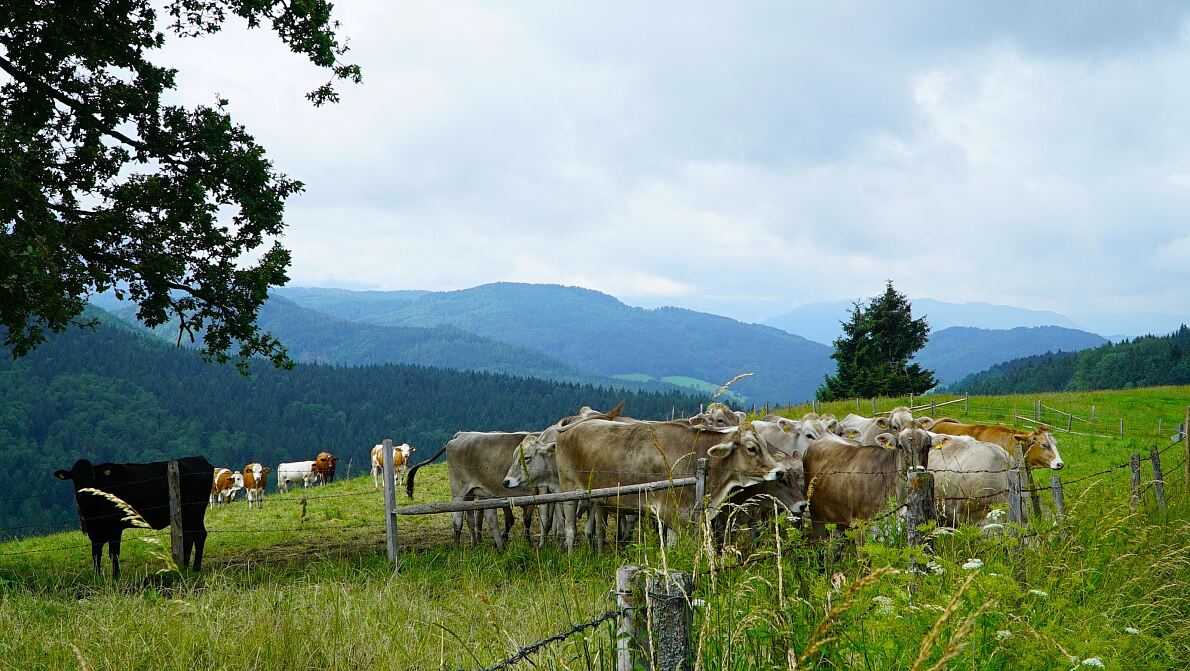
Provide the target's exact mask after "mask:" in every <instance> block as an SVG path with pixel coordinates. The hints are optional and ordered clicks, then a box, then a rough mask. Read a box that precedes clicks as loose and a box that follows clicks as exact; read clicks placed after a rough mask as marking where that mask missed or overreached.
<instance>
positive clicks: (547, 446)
mask: <svg viewBox="0 0 1190 671" xmlns="http://www.w3.org/2000/svg"><path fill="white" fill-rule="evenodd" d="M556 447H558V444H557V443H542V444H541V447H539V448H537V449H538V451H539V452H541V453H542V454H553V453H554V448H556Z"/></svg>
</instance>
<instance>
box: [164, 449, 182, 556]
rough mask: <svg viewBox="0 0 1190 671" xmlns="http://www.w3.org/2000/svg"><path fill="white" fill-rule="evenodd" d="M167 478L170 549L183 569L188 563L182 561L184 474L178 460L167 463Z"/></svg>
mask: <svg viewBox="0 0 1190 671" xmlns="http://www.w3.org/2000/svg"><path fill="white" fill-rule="evenodd" d="M165 479H166V484H167V486H168V487H169V549H170V554H171V555H172V556H173V559H174V564H176V565H177V567H178V570H179V571H181V570H184V569H185V568H186V565H185V564H184V563H183V562H182V558H183V552H182V476H181V475H180V473H179V471H178V462H177V461H170V462H169V463H168V464H166V467H165ZM158 491H160V490H158Z"/></svg>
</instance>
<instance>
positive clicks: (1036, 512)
mask: <svg viewBox="0 0 1190 671" xmlns="http://www.w3.org/2000/svg"><path fill="white" fill-rule="evenodd" d="M1025 482H1026V483H1028V485H1029V487H1028V489H1029V503H1030V506H1031V507H1032V509H1033V517H1034V519H1041V491H1040V488H1039V487H1038V486H1037V483H1036V482H1035V481H1034V480H1033V469H1032V468H1030V467H1029V464H1025Z"/></svg>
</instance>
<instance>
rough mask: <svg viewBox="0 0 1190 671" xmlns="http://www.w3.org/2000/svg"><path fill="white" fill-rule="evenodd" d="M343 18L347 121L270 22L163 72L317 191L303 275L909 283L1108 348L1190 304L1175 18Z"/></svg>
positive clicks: (883, 7) (384, 10)
mask: <svg viewBox="0 0 1190 671" xmlns="http://www.w3.org/2000/svg"><path fill="white" fill-rule="evenodd" d="M1125 4H1126V5H1127V6H1124V5H1125ZM1100 5H1101V6H1100ZM335 9H336V12H337V15H338V18H339V19H340V20H341V21H342V24H343V25H342V33H343V34H344V35H345V36H348V37H349V38H350V40H351V46H352V48H353V50H352V52H351V53H350V54H349V58H348V60H352V61H354V62H357V63H359V64H360V65H361V66H362V67H363V71H364V83H363V84H362V85H360V86H354V87H353V86H349V85H348V86H343V87H342V94H343V102H342V103H340V104H339V105H336V106H330V107H325V108H321V109H315V108H312V107H311V106H310V105H309V104H308V103H307V102H306V101H305V99H304V97H303V94H304V93H305V92H306V91H308V90H310V89H312V88H313V87H314V86H315V85H317V84H319V83H321V82H322V81H323V80H325V75H324V73H322V72H320V71H317V70H316V69H315V68H314V67H313V66H311V65H310V64H309V63H308V62H306V61H303V60H302V59H301V58H299V57H297V56H295V55H293V54H291V53H289V52H288V51H287V50H286V49H285V48H284V47H283V46H282V45H280V43H279V41H278V40H277V39H276V38H275V36H273V35H272V34H271V33H269V32H268V31H265V30H259V31H251V32H250V31H247V30H244V29H242V28H241V27H239V26H236V27H235V28H234V29H229V30H227V31H225V32H224V33H223V34H221V35H218V36H215V37H210V38H204V39H200V40H191V41H178V40H174V41H173V42H172V43H170V44H169V45H168V46H167V48H166V50H165V53H163V54H162V55H161V60H163V61H164V62H167V63H170V64H172V65H174V66H175V67H178V68H179V69H180V71H181V72H180V76H179V86H180V89H181V90H180V92H179V97H180V98H181V99H182V100H184V101H185V102H188V103H200V102H202V103H209V102H211V101H212V100H213V99H214V96H215V94H216V93H218V94H221V95H223V96H226V97H228V98H230V100H231V110H232V113H233V115H234V116H235V117H236V118H237V120H238V121H240V122H241V123H243V124H245V125H246V126H248V128H249V129H250V130H251V131H252V132H254V134H255V135H256V136H257V138H258V139H259V140H260V141H261V142H262V143H263V144H264V145H265V146H266V147H267V148H268V149H269V151H270V154H271V156H272V157H273V158H274V159H275V161H276V163H277V164H278V166H279V167H280V168H281V169H282V170H283V171H284V172H286V173H288V174H290V175H291V176H294V177H297V178H299V179H301V180H303V181H304V182H305V183H306V184H307V190H306V192H305V193H304V194H302V195H300V196H298V197H295V198H294V199H292V200H291V201H290V204H289V208H288V221H289V229H288V234H287V236H286V238H285V242H286V244H287V245H288V246H289V247H290V248H291V249H292V250H293V252H294V263H293V268H292V271H291V277H292V278H293V279H292V282H291V284H293V285H298V286H338V287H346V288H367V289H412V288H418V289H433V290H449V289H461V288H466V287H470V286H474V285H476V284H482V283H485V282H493V281H501V280H508V281H521V282H555V283H563V284H573V285H581V286H585V287H590V288H593V289H599V290H601V291H605V292H607V293H610V294H613V295H615V296H617V297H619V298H621V299H622V300H624V301H625V302H627V303H630V304H633V305H641V306H646V307H650V306H656V305H680V306H684V307H690V308H694V309H701V310H708V311H713V312H719V313H722V314H727V315H730V316H733V317H736V318H739V319H743V320H747V321H758V320H761V319H764V318H766V317H769V316H772V315H775V314H778V313H781V312H785V311H787V310H789V309H791V308H793V307H797V306H799V305H802V304H805V303H812V302H818V301H832V300H840V299H846V300H850V299H853V298H856V297H859V296H868V295H872V294H875V293H877V292H878V291H879V290H880V289H881V288H882V283H883V281H884V279H885V278H891V279H892V280H894V282H895V283H896V285H897V287H898V288H899V289H901V290H902V291H904V292H906V293H908V294H909V295H911V296H915V297H925V296H929V297H933V298H938V299H942V300H948V301H958V302H964V301H988V302H994V303H1005V304H1011V305H1019V306H1023V307H1033V308H1038V309H1048V310H1056V311H1059V312H1063V313H1065V314H1068V315H1070V316H1071V317H1073V318H1074V319H1075V320H1076V321H1079V322H1080V323H1082V324H1085V325H1087V326H1088V327H1091V328H1095V329H1098V330H1100V331H1101V332H1107V333H1122V332H1126V330H1125V329H1124V328H1121V327H1120V326H1118V325H1123V324H1131V325H1133V327H1134V328H1156V329H1161V328H1165V325H1164V323H1165V322H1167V321H1169V319H1171V317H1169V315H1181V314H1186V315H1188V316H1190V309H1187V306H1188V305H1190V86H1187V84H1186V82H1188V81H1190V10H1188V9H1187V8H1186V5H1185V4H1184V3H1176V2H1171V3H1138V4H1132V3H1110V2H1104V3H1092V2H1085V1H1078V2H1070V3H1060V2H1044V3H1036V4H1035V5H1033V4H1030V5H1025V4H1017V3H1010V2H994V3H988V2H982V3H962V2H913V3H888V2H872V3H850V2H841V3H810V2H772V3H744V2H738V3H689V2H681V3H677V2H675V3H667V2H647V3H641V2H629V3H617V2H606V1H605V2H598V3H574V2H536V3H519V2H503V3H470V2H458V1H455V0H435V2H432V3H416V4H415V3H407V2H390V1H388V0H341V1H340V2H338V3H337V6H336V8H335ZM1159 315H1167V316H1166V317H1161V316H1159ZM1150 322H1153V323H1152V325H1148V324H1149V323H1150ZM1170 328H1172V325H1170ZM1130 330H1132V328H1129V329H1127V331H1130Z"/></svg>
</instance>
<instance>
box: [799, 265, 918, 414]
mask: <svg viewBox="0 0 1190 671" xmlns="http://www.w3.org/2000/svg"><path fill="white" fill-rule="evenodd" d="M929 334H930V327H929V324H927V323H926V320H925V318H924V317H922V318H920V319H914V318H913V306H912V305H910V303H909V300H908V299H906V298H905V296H904V295H903V294H901V293H899V292H898V291H897V290H896V289H895V288H893V284H892V281H891V280H890V281H888V282H887V283H886V284H885V288H884V293H883V294H881V295H880V296H877V297H876V298H873V299H871V300H869V301H868V302H867V304H864V302H863V301H856V302H855V306H854V308H853V309H852V311H851V319H850V321H848V322H846V323H844V324H843V335H841V336H839V338H838V339H837V340H835V352H834V354H832V355H831V358H833V359H834V360H835V361H836V362H838V369H837V372H836V374H835V375H827V376H826V379H825V380H824V381H823V384H822V386H821V387H819V388H818V399H819V400H822V401H830V400H835V399H840V398H869V397H874V396H901V395H904V394H920V393H922V392H924V391H926V390H928V389H930V388H932V387H933V386H934V385H936V384H937V381H936V380H935V379H934V373H933V371H930V370H926V369H925V368H922V366H921V365H920V364H916V363H914V364H910V363H909V360H910V359H912V358H913V355H914V354H915V353H916V352H917V351H918V350H919V349H921V348H922V347H923V346H925V344H926V340H927V339H928V338H929Z"/></svg>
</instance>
